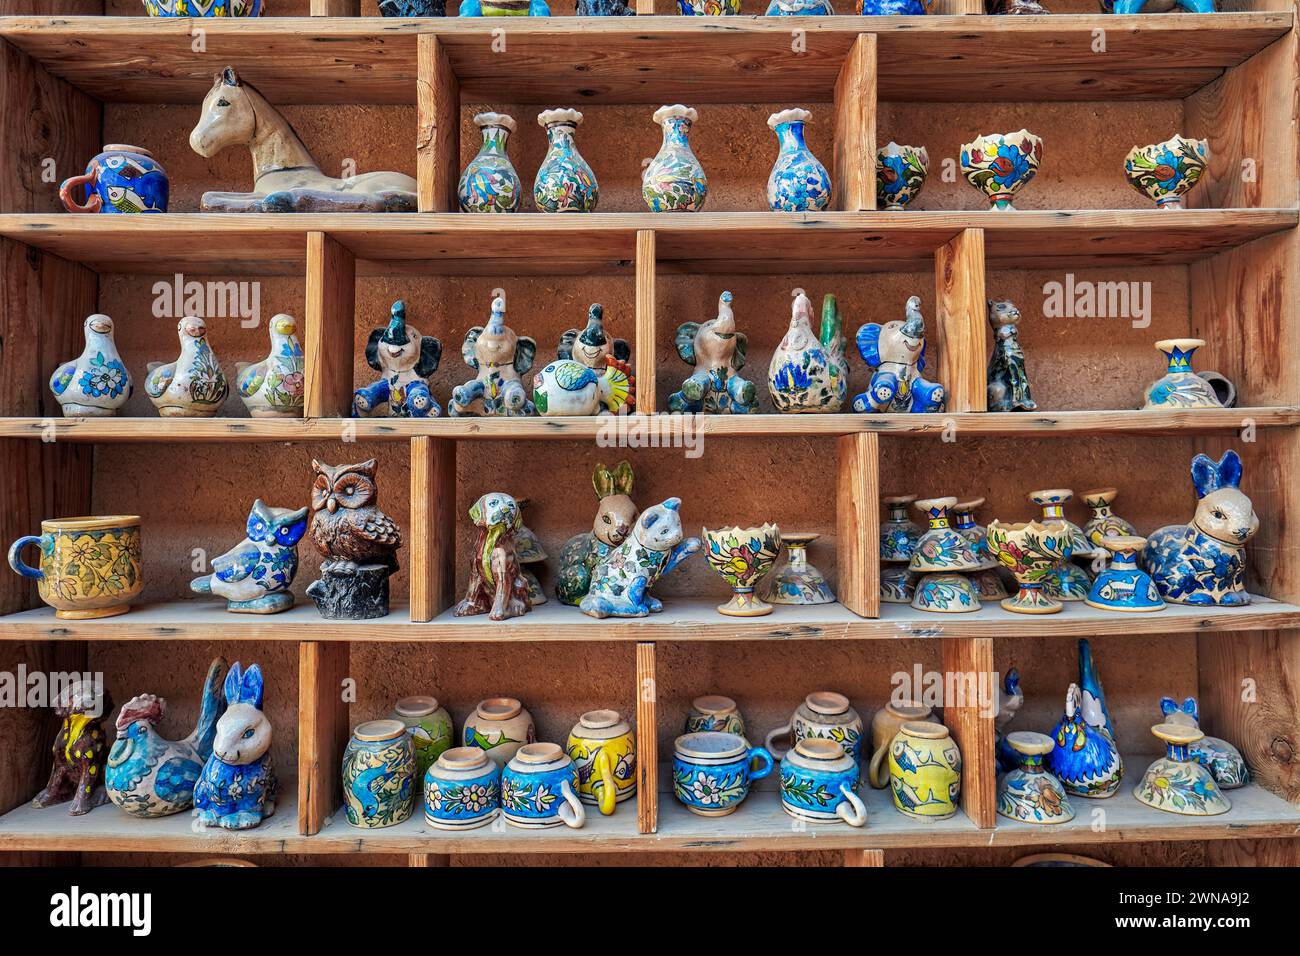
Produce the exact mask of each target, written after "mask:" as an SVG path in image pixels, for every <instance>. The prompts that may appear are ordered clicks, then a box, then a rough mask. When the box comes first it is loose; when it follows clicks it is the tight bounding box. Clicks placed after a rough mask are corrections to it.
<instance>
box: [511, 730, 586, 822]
mask: <svg viewBox="0 0 1300 956" xmlns="http://www.w3.org/2000/svg"><path fill="white" fill-rule="evenodd" d="M577 789H578V768H577V767H576V766H574V763H573V760H571V759H570V758H569V755H568V754H566V753H565V752H564V751H563V750H562V749H561V748H560V745H559V744H548V743H541V744H524V745H523V746H522V747H520V748H519V750H518V751H517V752H516V753H515V755H514V756H513V757H511V758H510V762H509V763H508V764H506V766H505V769H504V770H502V771H501V813H502V814H503V815H504V816H505V818H506V822H507V823H510V824H513V825H514V826H517V827H524V828H526V829H542V828H546V827H558V826H567V827H572V828H574V829H577V828H579V827H581V826H582V825H583V824H584V823H585V822H586V820H587V812H586V810H584V809H583V806H582V801H581V800H579V799H578V794H577Z"/></svg>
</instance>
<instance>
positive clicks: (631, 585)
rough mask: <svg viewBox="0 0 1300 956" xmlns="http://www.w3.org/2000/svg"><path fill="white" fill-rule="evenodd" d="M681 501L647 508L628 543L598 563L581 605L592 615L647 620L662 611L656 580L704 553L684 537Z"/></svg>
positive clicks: (698, 543)
mask: <svg viewBox="0 0 1300 956" xmlns="http://www.w3.org/2000/svg"><path fill="white" fill-rule="evenodd" d="M681 503H682V502H681V499H680V498H669V499H668V500H667V501H664V502H663V503H662V504H657V505H655V506H654V507H653V508H647V509H646V510H645V511H644V512H642V513H641V517H640V518H638V519H637V522H636V525H635V527H634V528H633V531H632V534H630V535H629V536H628V537H627V538H626V540H624V541H623V543H622V544H620V545H619V546H618V547H616V548H614V549H613V550H612V551H610V552H609V553H608V554H607V555H606V556H605V557H604V558H602V559H601V560H600V561H599V562H597V564H596V566H595V568H594V569H593V570H592V572H591V587H590V589H589V590H588V591H587V596H586V597H584V598H583V599H582V601H581V603H580V604H579V605H578V606H579V607H580V608H582V612H583V613H584V614H590V615H591V616H592V617H645V616H646V615H647V614H652V613H655V612H658V611H662V610H663V604H662V603H661V602H660V601H659V600H658V599H656V598H654V597H651V596H650V589H651V588H652V587H654V584H655V582H656V581H658V580H659V578H661V577H662V576H663V575H665V574H667V573H668V572H669V571H671V570H672V569H673V568H675V567H677V565H679V564H681V563H682V562H683V561H684V560H686V559H687V558H689V557H690V556H691V555H692V554H694V553H695V552H697V551H699V550H700V547H701V545H700V539H699V538H685V539H683V537H682V519H681V515H680V514H679V513H678V509H679V508H680V507H681Z"/></svg>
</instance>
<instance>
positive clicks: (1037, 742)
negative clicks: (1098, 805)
mask: <svg viewBox="0 0 1300 956" xmlns="http://www.w3.org/2000/svg"><path fill="white" fill-rule="evenodd" d="M1005 739H1006V742H1007V745H1008V746H1009V747H1010V748H1011V749H1012V751H1014V752H1015V754H1016V758H1017V761H1018V764H1019V765H1018V766H1017V767H1016V769H1014V770H1010V771H1008V772H1007V773H1006V774H1004V775H1003V776H1002V779H1001V780H999V781H998V815H999V816H1003V817H1006V818H1007V819H1009V820H1019V821H1021V822H1022V823H1043V824H1053V823H1068V822H1069V821H1071V820H1073V819H1074V808H1073V807H1071V806H1070V797H1069V795H1068V794H1066V792H1065V787H1064V786H1063V785H1062V784H1061V781H1059V780H1057V779H1056V777H1055V776H1053V775H1052V774H1051V773H1049V772H1048V771H1047V769H1046V768H1045V767H1044V766H1043V758H1044V757H1045V756H1046V755H1047V754H1049V753H1051V752H1052V747H1053V743H1052V738H1051V737H1049V736H1047V735H1046V734H1037V733H1032V732H1029V731H1023V730H1019V731H1016V732H1014V733H1010V734H1007V736H1006V738H1005Z"/></svg>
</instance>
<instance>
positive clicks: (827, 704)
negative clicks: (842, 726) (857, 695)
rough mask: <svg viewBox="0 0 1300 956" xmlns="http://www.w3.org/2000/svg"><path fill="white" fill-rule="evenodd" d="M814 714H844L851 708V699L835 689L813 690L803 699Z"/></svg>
mask: <svg viewBox="0 0 1300 956" xmlns="http://www.w3.org/2000/svg"><path fill="white" fill-rule="evenodd" d="M803 702H804V703H805V704H807V705H808V709H809V710H811V711H812V712H813V713H814V714H824V715H827V716H830V715H833V714H842V713H844V712H845V711H846V710H848V709H849V699H848V698H847V697H845V696H844V695H843V694H838V693H836V692H835V691H833V690H817V691H813V692H812V693H811V694H809V695H808V696H807V697H805V698H804V701H803Z"/></svg>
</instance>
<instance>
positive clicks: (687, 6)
mask: <svg viewBox="0 0 1300 956" xmlns="http://www.w3.org/2000/svg"><path fill="white" fill-rule="evenodd" d="M677 11H678V13H680V14H681V15H682V16H684V17H721V16H735V15H736V14H738V13H740V0H677Z"/></svg>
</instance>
